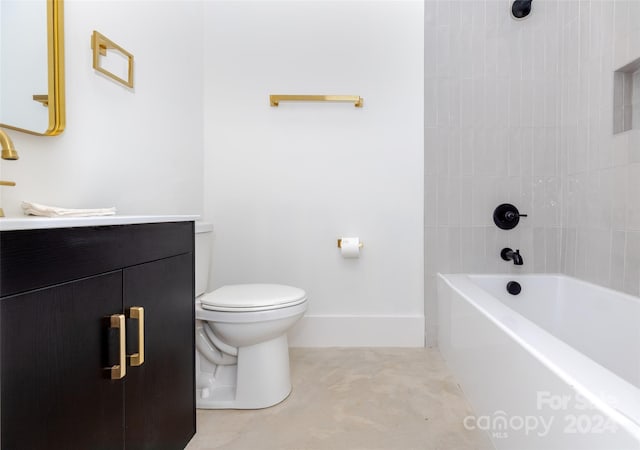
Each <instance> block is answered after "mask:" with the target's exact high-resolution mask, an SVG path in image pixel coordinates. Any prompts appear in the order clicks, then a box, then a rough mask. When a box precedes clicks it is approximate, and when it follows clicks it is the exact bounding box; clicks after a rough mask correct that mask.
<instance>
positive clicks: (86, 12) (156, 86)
mask: <svg viewBox="0 0 640 450" xmlns="http://www.w3.org/2000/svg"><path fill="white" fill-rule="evenodd" d="M202 8H203V7H202V3H201V2H191V1H181V0H178V1H171V2H149V1H88V0H84V1H80V0H68V1H65V51H66V55H65V60H66V100H67V127H66V130H65V131H64V133H63V134H62V135H60V136H57V137H36V136H30V135H26V134H21V133H18V132H12V131H9V134H10V135H11V137H12V138H13V141H14V143H15V145H16V148H17V149H18V151H19V153H20V160H18V161H2V162H1V163H0V170H1V174H2V179H8V180H13V181H16V182H17V186H16V187H15V188H2V189H1V190H0V192H1V195H2V197H1V198H2V203H1V206H3V207H4V209H5V213H7V215H19V214H21V210H20V201H21V200H29V201H35V202H40V203H45V204H53V205H59V206H64V207H77V208H83V207H106V206H116V207H117V208H118V212H119V213H122V214H173V213H182V214H189V213H195V214H199V213H201V212H202V199H203V181H202V180H203V178H202V177H203V171H202V74H203V68H202V66H203V63H202V42H203V25H202ZM94 29H95V30H98V31H100V32H101V33H103V34H105V35H106V36H107V37H109V38H111V39H112V40H114V41H115V42H117V43H118V44H120V45H122V46H123V47H124V48H125V49H127V50H129V51H131V52H132V53H133V54H134V55H135V90H134V91H130V90H128V89H127V88H124V87H122V86H120V85H118V84H116V83H114V82H113V81H111V80H108V79H107V78H105V77H103V76H101V75H99V74H97V73H96V72H95V71H94V70H93V69H92V66H91V48H90V37H91V33H92V31H93V30H94Z"/></svg>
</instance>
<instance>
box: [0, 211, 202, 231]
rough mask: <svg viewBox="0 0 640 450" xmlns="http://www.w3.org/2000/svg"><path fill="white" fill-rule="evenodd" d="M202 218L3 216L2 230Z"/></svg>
mask: <svg viewBox="0 0 640 450" xmlns="http://www.w3.org/2000/svg"><path fill="white" fill-rule="evenodd" d="M198 219H200V216H192V215H174V216H170V215H163V216H118V215H115V216H94V217H36V216H24V217H2V218H0V231H13V230H40V229H44V228H71V227H99V226H108V225H129V224H136V223H162V222H190V221H195V220H198Z"/></svg>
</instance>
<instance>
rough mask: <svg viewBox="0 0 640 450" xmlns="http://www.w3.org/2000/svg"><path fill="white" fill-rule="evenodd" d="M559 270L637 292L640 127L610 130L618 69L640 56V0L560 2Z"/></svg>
mask: <svg viewBox="0 0 640 450" xmlns="http://www.w3.org/2000/svg"><path fill="white" fill-rule="evenodd" d="M563 7H564V9H566V10H567V12H566V13H565V14H564V20H563V50H562V52H563V66H562V82H563V87H562V93H563V95H562V114H561V119H562V122H561V123H562V138H563V147H564V149H565V152H566V165H565V170H564V171H563V179H564V184H565V190H564V195H563V198H562V206H563V208H562V209H563V222H562V223H563V235H562V250H563V251H562V264H561V267H562V271H563V272H565V273H567V274H569V275H572V276H576V277H578V278H582V279H585V280H588V281H591V282H594V283H598V284H601V285H604V286H608V287H611V288H613V289H616V290H620V291H624V292H628V293H630V294H634V295H638V294H640V130H631V131H627V132H624V133H619V134H615V135H614V133H613V105H614V100H613V92H614V89H613V80H614V77H613V72H614V71H615V70H616V69H619V68H620V67H623V66H625V65H626V64H627V63H629V62H631V61H633V60H634V59H636V58H638V57H640V0H631V1H627V0H615V1H612V0H607V1H586V0H581V1H574V2H567V3H566V4H565V5H563Z"/></svg>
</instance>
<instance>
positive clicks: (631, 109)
mask: <svg viewBox="0 0 640 450" xmlns="http://www.w3.org/2000/svg"><path fill="white" fill-rule="evenodd" d="M613 77H614V78H613V132H614V134H615V133H622V132H623V131H629V130H632V129H636V130H639V129H640V58H638V59H636V60H634V61H632V62H630V63H629V64H627V65H626V66H624V67H621V68H620V69H618V70H616V71H615V72H614V73H613Z"/></svg>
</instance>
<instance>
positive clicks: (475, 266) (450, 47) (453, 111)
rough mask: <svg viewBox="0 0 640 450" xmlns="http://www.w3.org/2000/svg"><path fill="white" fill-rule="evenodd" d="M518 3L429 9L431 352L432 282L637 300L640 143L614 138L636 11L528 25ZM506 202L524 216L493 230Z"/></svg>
mask: <svg viewBox="0 0 640 450" xmlns="http://www.w3.org/2000/svg"><path fill="white" fill-rule="evenodd" d="M510 3H511V2H510V1H492V0H488V1H481V0H479V1H470V2H463V1H456V0H426V8H425V14H426V18H425V78H426V80H425V138H426V139H425V226H426V229H425V242H426V245H425V272H426V273H425V283H426V284H425V302H426V305H425V311H426V315H427V344H429V345H433V344H434V343H435V335H436V331H437V330H436V313H437V303H436V291H435V274H436V273H437V272H485V273H486V272H504V271H506V270H510V271H512V272H521V273H525V272H564V273H567V274H569V275H572V276H576V277H578V278H582V279H585V280H588V281H591V282H595V283H598V284H600V285H604V286H609V287H612V288H614V289H617V290H621V291H625V292H628V293H631V294H635V295H638V294H640V130H637V129H636V130H631V131H627V132H624V133H619V134H615V135H614V133H613V104H614V99H613V72H614V71H615V70H616V69H618V68H620V67H623V66H625V65H626V64H628V63H629V62H631V61H633V60H634V59H636V58H638V57H640V0H575V1H570V0H535V1H534V2H533V12H532V14H531V15H530V16H529V18H527V19H526V20H523V21H515V20H513V19H512V18H511V17H510V14H509V7H510ZM504 201H509V202H513V203H515V204H516V205H517V206H518V207H519V208H520V209H521V211H522V212H526V213H529V217H528V218H526V219H523V221H522V222H521V225H519V226H518V228H516V229H515V230H513V231H502V230H499V229H498V228H496V227H495V226H494V225H493V223H492V221H491V213H492V211H493V208H494V207H495V206H496V205H497V204H498V203H502V202H504ZM503 246H510V247H514V248H515V247H517V248H520V250H521V253H522V254H523V256H524V261H525V265H524V266H523V267H519V268H516V267H514V266H513V265H511V264H509V263H506V262H504V261H502V260H501V259H500V258H499V256H498V253H499V251H500V249H501V248H502V247H503Z"/></svg>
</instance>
